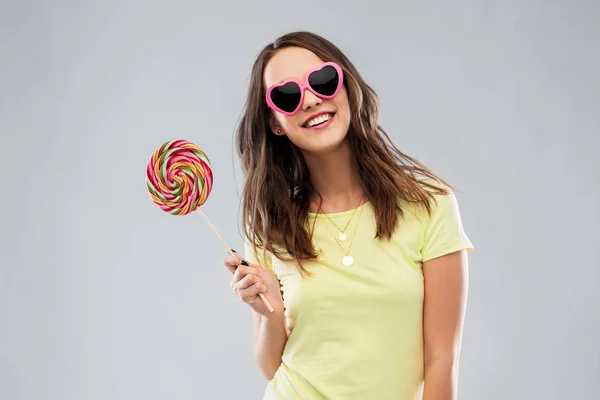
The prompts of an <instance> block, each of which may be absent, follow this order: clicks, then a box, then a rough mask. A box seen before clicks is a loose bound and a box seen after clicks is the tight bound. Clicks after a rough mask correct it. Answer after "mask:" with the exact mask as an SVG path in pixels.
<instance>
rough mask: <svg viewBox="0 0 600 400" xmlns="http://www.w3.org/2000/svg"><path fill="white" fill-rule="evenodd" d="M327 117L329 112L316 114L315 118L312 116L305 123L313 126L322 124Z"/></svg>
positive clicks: (327, 119)
mask: <svg viewBox="0 0 600 400" xmlns="http://www.w3.org/2000/svg"><path fill="white" fill-rule="evenodd" d="M329 118H331V116H330V114H323V115H320V116H318V117H317V118H313V119H311V120H310V121H308V123H307V124H306V125H308V126H315V125H318V124H322V123H323V122H325V121H329Z"/></svg>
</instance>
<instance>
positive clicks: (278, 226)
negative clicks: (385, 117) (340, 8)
mask: <svg viewBox="0 0 600 400" xmlns="http://www.w3.org/2000/svg"><path fill="white" fill-rule="evenodd" d="M290 46H297V47H303V48H305V49H307V50H310V51H312V52H313V53H314V54H316V55H317V56H318V57H319V58H321V59H322V60H323V61H333V62H335V63H337V64H338V65H339V66H340V67H341V68H342V71H343V73H344V78H345V79H344V85H345V87H346V90H347V92H348V100H349V104H350V114H351V121H350V127H349V130H348V133H347V136H346V139H347V140H349V143H350V146H351V149H352V151H353V155H354V157H355V158H356V160H357V163H358V167H359V172H360V176H361V179H362V181H363V185H364V187H365V189H366V195H367V198H368V200H370V202H371V204H372V206H373V208H374V210H375V215H376V217H377V231H376V234H375V237H376V238H381V239H389V238H390V237H391V236H392V235H393V233H394V231H395V229H396V227H397V225H398V221H399V217H400V216H401V215H402V209H401V208H400V205H399V201H400V200H404V201H406V202H410V203H420V204H422V205H423V206H425V207H426V208H427V212H431V205H430V202H431V201H432V200H434V198H433V194H445V193H447V189H446V188H451V187H450V185H448V184H447V183H446V182H444V181H443V180H442V179H440V178H439V177H437V176H436V175H434V174H433V173H432V172H431V171H430V170H429V169H427V168H426V167H425V166H424V165H422V164H421V163H419V162H418V161H417V160H415V159H414V158H412V157H409V156H408V155H406V154H404V153H402V152H401V151H400V150H399V149H398V148H397V147H396V146H395V145H394V144H393V143H392V141H391V139H390V137H389V136H388V135H387V133H386V132H385V131H384V130H383V128H382V127H381V126H379V124H378V99H377V95H376V93H375V91H374V90H373V89H372V88H371V87H370V86H369V85H368V84H367V83H366V82H365V81H364V80H363V79H362V77H361V76H360V74H359V73H358V71H357V70H356V68H355V67H354V65H353V64H352V63H351V62H350V60H349V59H348V58H347V57H346V56H345V55H344V53H342V52H341V50H340V49H338V48H337V47H336V46H335V45H334V44H332V43H331V42H329V41H328V40H326V39H325V38H323V37H321V36H319V35H316V34H314V33H311V32H305V31H300V32H291V33H288V34H285V35H283V36H281V37H279V38H278V39H276V40H275V41H274V42H273V43H270V44H268V45H267V46H265V47H264V48H263V49H262V51H261V52H260V53H259V54H258V56H257V58H256V61H255V63H254V65H253V67H252V73H251V77H250V85H249V89H248V95H247V100H246V104H245V106H244V110H243V114H242V118H241V121H240V123H239V125H238V128H237V134H236V147H237V151H238V154H239V157H240V159H241V167H242V170H243V172H244V175H245V178H246V181H245V185H244V189H243V192H242V221H243V233H244V235H245V237H246V238H247V239H249V241H250V243H251V244H252V245H253V246H254V249H255V250H256V249H257V247H260V248H262V249H263V254H265V253H266V252H267V251H268V252H269V253H271V254H273V255H274V256H275V257H278V258H279V259H281V260H287V261H292V260H296V261H297V265H298V268H300V270H301V272H302V273H305V272H307V271H306V270H305V269H304V268H303V267H302V261H305V260H314V259H316V258H317V256H318V253H317V252H316V250H315V248H314V246H313V243H312V240H311V235H310V233H309V231H308V230H307V229H306V222H307V221H308V217H309V207H310V201H311V198H313V194H315V189H314V187H313V185H312V183H311V181H310V178H309V171H308V168H307V165H306V163H305V161H304V158H303V157H302V153H301V152H300V150H299V149H298V148H297V147H296V146H295V145H294V144H293V143H292V142H291V141H290V140H289V139H288V138H287V136H285V135H282V136H279V135H274V134H273V133H272V132H271V129H270V127H269V112H270V110H269V109H268V108H267V105H266V102H265V97H264V96H265V85H264V80H263V79H264V78H263V75H264V69H265V66H266V65H267V63H268V61H269V60H270V59H271V57H273V55H274V54H275V53H276V52H277V51H278V50H280V49H283V48H286V47H290ZM420 178H430V179H428V181H431V180H434V181H438V182H439V183H440V185H439V186H438V185H434V184H433V183H428V182H426V181H425V180H424V179H420ZM444 186H446V187H444ZM257 255H258V252H257Z"/></svg>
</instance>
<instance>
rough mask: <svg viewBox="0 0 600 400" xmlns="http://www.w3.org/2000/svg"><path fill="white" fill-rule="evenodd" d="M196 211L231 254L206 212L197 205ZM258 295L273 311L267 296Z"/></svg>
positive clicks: (271, 310) (229, 248)
mask: <svg viewBox="0 0 600 400" xmlns="http://www.w3.org/2000/svg"><path fill="white" fill-rule="evenodd" d="M198 211H200V214H202V216H203V217H204V220H205V221H206V223H207V224H208V226H210V228H211V229H212V230H213V232H214V233H215V234H216V235H217V237H218V238H219V240H220V241H221V243H223V246H225V248H226V249H227V252H228V253H229V255H233V252H232V251H231V247H229V246H228V245H227V242H225V239H223V236H221V235H220V234H219V232H218V231H217V228H215V226H214V225H213V224H212V222H210V220H209V219H208V217H207V216H206V214H205V213H204V211H202V207H198ZM258 296H259V297H260V299H261V300H262V301H263V303H265V306H267V308H268V309H269V311H270V312H273V307H272V306H271V304H270V303H269V300H267V298H266V297H265V296H264V295H263V294H262V293H259V294H258Z"/></svg>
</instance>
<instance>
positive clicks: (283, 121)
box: [275, 113, 298, 131]
mask: <svg viewBox="0 0 600 400" xmlns="http://www.w3.org/2000/svg"><path fill="white" fill-rule="evenodd" d="M275 118H276V120H277V122H278V123H279V125H281V127H282V128H283V129H284V130H285V131H289V130H290V129H294V128H296V127H297V126H298V114H296V115H290V116H288V115H283V114H280V113H277V115H276V117H275Z"/></svg>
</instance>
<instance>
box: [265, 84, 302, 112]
mask: <svg viewBox="0 0 600 400" xmlns="http://www.w3.org/2000/svg"><path fill="white" fill-rule="evenodd" d="M300 97H301V94H300V87H298V85H297V84H296V83H294V82H288V83H286V84H285V85H283V86H279V87H276V88H274V89H273V90H272V91H271V101H272V102H273V104H275V105H276V106H277V107H278V108H280V109H281V110H283V111H285V112H292V111H294V110H295V109H296V108H297V107H298V104H299V103H300Z"/></svg>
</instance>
